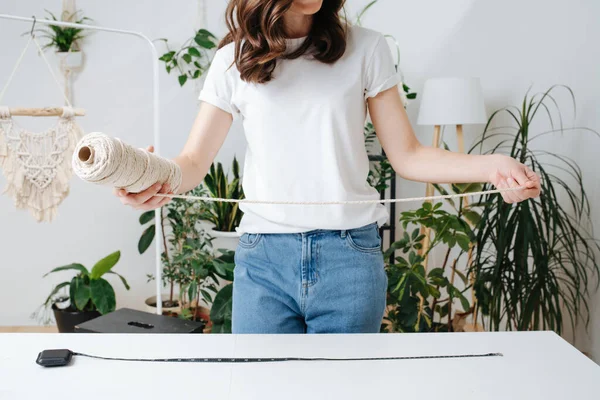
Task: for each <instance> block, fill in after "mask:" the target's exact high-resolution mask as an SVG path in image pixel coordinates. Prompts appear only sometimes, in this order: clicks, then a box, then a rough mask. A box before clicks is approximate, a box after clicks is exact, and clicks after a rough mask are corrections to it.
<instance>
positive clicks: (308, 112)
mask: <svg viewBox="0 0 600 400" xmlns="http://www.w3.org/2000/svg"><path fill="white" fill-rule="evenodd" d="M303 41H304V39H289V40H288V51H289V50H291V49H292V48H296V47H297V46H299V45H301V43H302V42H303ZM233 61H234V47H233V44H229V45H227V46H224V47H223V48H221V49H219V50H218V51H217V53H216V55H215V57H214V60H213V62H212V65H211V67H210V69H209V71H208V74H207V77H206V81H205V84H204V87H203V90H202V91H201V93H200V100H202V101H205V102H207V103H210V104H212V105H214V106H216V107H219V108H221V109H223V110H225V111H227V112H229V113H231V114H233V115H234V118H241V119H242V122H243V127H244V131H245V136H246V140H247V142H248V147H247V150H246V156H245V162H244V169H243V178H242V179H243V188H244V193H245V195H246V198H248V199H255V200H275V201H340V200H367V199H378V198H379V194H378V192H377V191H376V190H375V189H374V188H372V187H371V186H370V185H369V184H368V183H367V176H368V173H369V160H368V156H367V152H366V149H365V140H364V133H363V128H364V124H365V119H366V115H367V104H366V99H367V98H368V97H372V96H375V95H377V94H378V93H380V92H382V91H384V90H387V89H390V88H392V87H394V86H396V85H397V84H398V83H399V76H398V74H397V73H396V69H395V67H394V62H393V60H392V55H391V52H390V48H389V46H388V44H387V41H386V40H385V38H384V37H383V35H381V34H380V33H378V32H375V31H372V30H369V29H365V28H362V27H356V26H354V27H350V28H349V29H348V37H347V47H346V52H345V54H344V56H343V57H342V58H340V59H339V60H338V61H337V62H335V63H334V64H325V63H322V62H320V61H318V60H315V59H313V58H311V57H310V56H309V55H305V56H303V57H300V58H298V59H295V60H278V61H277V67H276V69H275V71H274V73H273V79H272V80H271V81H270V82H268V83H264V84H255V83H247V82H244V81H242V80H241V79H240V75H239V72H238V70H237V68H236V66H235V64H233ZM240 208H241V209H242V211H244V216H243V218H242V222H241V223H240V226H239V228H238V232H241V233H243V232H250V233H294V232H306V231H310V230H314V229H334V230H339V229H352V228H357V227H361V226H364V225H368V224H370V223H373V222H377V223H378V224H379V225H383V224H384V223H385V221H386V220H387V218H388V213H387V210H386V208H385V207H384V206H383V205H381V204H367V205H364V204H361V205H357V204H351V205H325V206H322V205H321V206H318V205H263V204H242V205H241V206H240Z"/></svg>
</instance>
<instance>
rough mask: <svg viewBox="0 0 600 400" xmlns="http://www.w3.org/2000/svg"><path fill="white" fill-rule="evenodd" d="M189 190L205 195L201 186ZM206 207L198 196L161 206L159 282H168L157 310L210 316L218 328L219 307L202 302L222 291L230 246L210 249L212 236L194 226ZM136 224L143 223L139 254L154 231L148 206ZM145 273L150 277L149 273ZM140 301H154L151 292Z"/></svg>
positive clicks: (228, 275)
mask: <svg viewBox="0 0 600 400" xmlns="http://www.w3.org/2000/svg"><path fill="white" fill-rule="evenodd" d="M189 194H190V195H194V196H205V195H206V192H205V189H204V188H203V187H202V186H199V187H197V188H196V189H194V190H192V191H191V192H189ZM206 207H207V206H206V204H205V203H202V202H189V201H186V200H183V199H173V200H172V201H171V202H170V203H168V204H167V206H165V207H163V208H162V213H163V219H162V222H163V223H162V231H161V232H160V238H161V240H162V241H163V248H164V251H163V254H162V262H163V273H162V279H163V284H164V285H165V286H167V287H169V294H168V295H164V296H163V313H165V314H167V315H177V316H180V317H182V318H189V319H194V320H196V319H203V320H205V321H206V322H210V321H212V317H215V318H216V322H214V321H213V329H215V326H216V329H217V330H219V331H220V330H221V329H222V328H221V322H220V321H221V319H223V317H221V314H220V312H218V311H217V310H216V309H215V310H214V311H210V312H209V310H208V309H207V308H206V307H204V306H208V305H211V304H213V302H215V303H217V304H218V302H217V298H222V297H223V294H221V295H220V291H221V290H222V289H220V287H219V285H220V282H221V281H225V282H231V281H232V280H233V268H234V264H233V252H232V251H229V250H225V249H218V250H217V251H215V250H214V249H213V246H212V238H211V237H210V236H209V235H208V234H207V233H206V232H205V231H204V230H202V229H201V227H199V221H200V220H202V219H205V218H206V217H207V213H208V211H207V208H206ZM140 224H141V225H142V226H144V227H145V229H144V232H143V233H142V235H141V237H140V240H139V242H138V251H139V252H140V254H142V253H144V252H145V251H146V250H147V249H148V247H149V246H150V244H151V243H152V241H153V240H154V237H155V236H156V226H155V224H154V211H147V212H145V213H143V214H142V215H141V216H140ZM149 279H154V277H153V276H152V275H149ZM213 296H214V298H213ZM219 296H220V297H219ZM152 301H154V303H152ZM219 301H221V300H219ZM146 303H147V305H148V306H150V307H156V300H155V299H154V298H150V299H148V300H147V301H146ZM213 307H214V305H213Z"/></svg>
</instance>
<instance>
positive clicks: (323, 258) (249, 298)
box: [232, 224, 387, 333]
mask: <svg viewBox="0 0 600 400" xmlns="http://www.w3.org/2000/svg"><path fill="white" fill-rule="evenodd" d="M235 264H236V267H235V272H234V275H235V276H234V283H233V326H232V330H233V333H377V332H379V329H380V326H381V322H382V318H383V313H384V309H385V300H386V289H387V275H386V273H385V270H384V264H383V255H382V253H381V238H380V236H379V229H378V227H377V224H371V225H367V226H364V227H362V228H356V229H350V230H342V231H339V230H338V231H334V230H315V231H310V232H305V233H291V234H290V233H286V234H252V233H250V234H249V233H245V234H243V235H242V237H241V238H240V242H239V245H238V248H237V251H236V253H235Z"/></svg>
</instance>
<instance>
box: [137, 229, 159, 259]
mask: <svg viewBox="0 0 600 400" xmlns="http://www.w3.org/2000/svg"><path fill="white" fill-rule="evenodd" d="M155 232H156V226H155V225H150V226H149V227H148V228H146V230H145V231H144V233H142V236H141V237H140V240H139V242H138V252H139V253H140V254H144V252H145V251H146V250H148V247H150V245H151V244H152V241H153V240H154V235H155Z"/></svg>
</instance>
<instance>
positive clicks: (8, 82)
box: [0, 36, 33, 103]
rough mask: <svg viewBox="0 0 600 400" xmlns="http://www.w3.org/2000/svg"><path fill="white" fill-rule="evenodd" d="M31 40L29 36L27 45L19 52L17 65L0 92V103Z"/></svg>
mask: <svg viewBox="0 0 600 400" xmlns="http://www.w3.org/2000/svg"><path fill="white" fill-rule="evenodd" d="M32 38H33V36H30V37H29V39H28V40H27V43H25V47H24V48H23V51H21V55H20V56H19V58H18V59H17V63H16V64H15V66H14V67H13V70H12V72H11V73H10V76H9V77H8V80H7V81H6V84H5V85H4V87H3V88H2V92H0V103H1V102H2V98H3V97H4V93H6V89H8V86H9V85H10V83H11V82H12V80H13V78H14V77H15V74H16V72H17V70H18V69H19V66H20V65H21V61H23V57H25V53H26V52H27V49H28V48H29V45H30V44H31V39H32Z"/></svg>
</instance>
